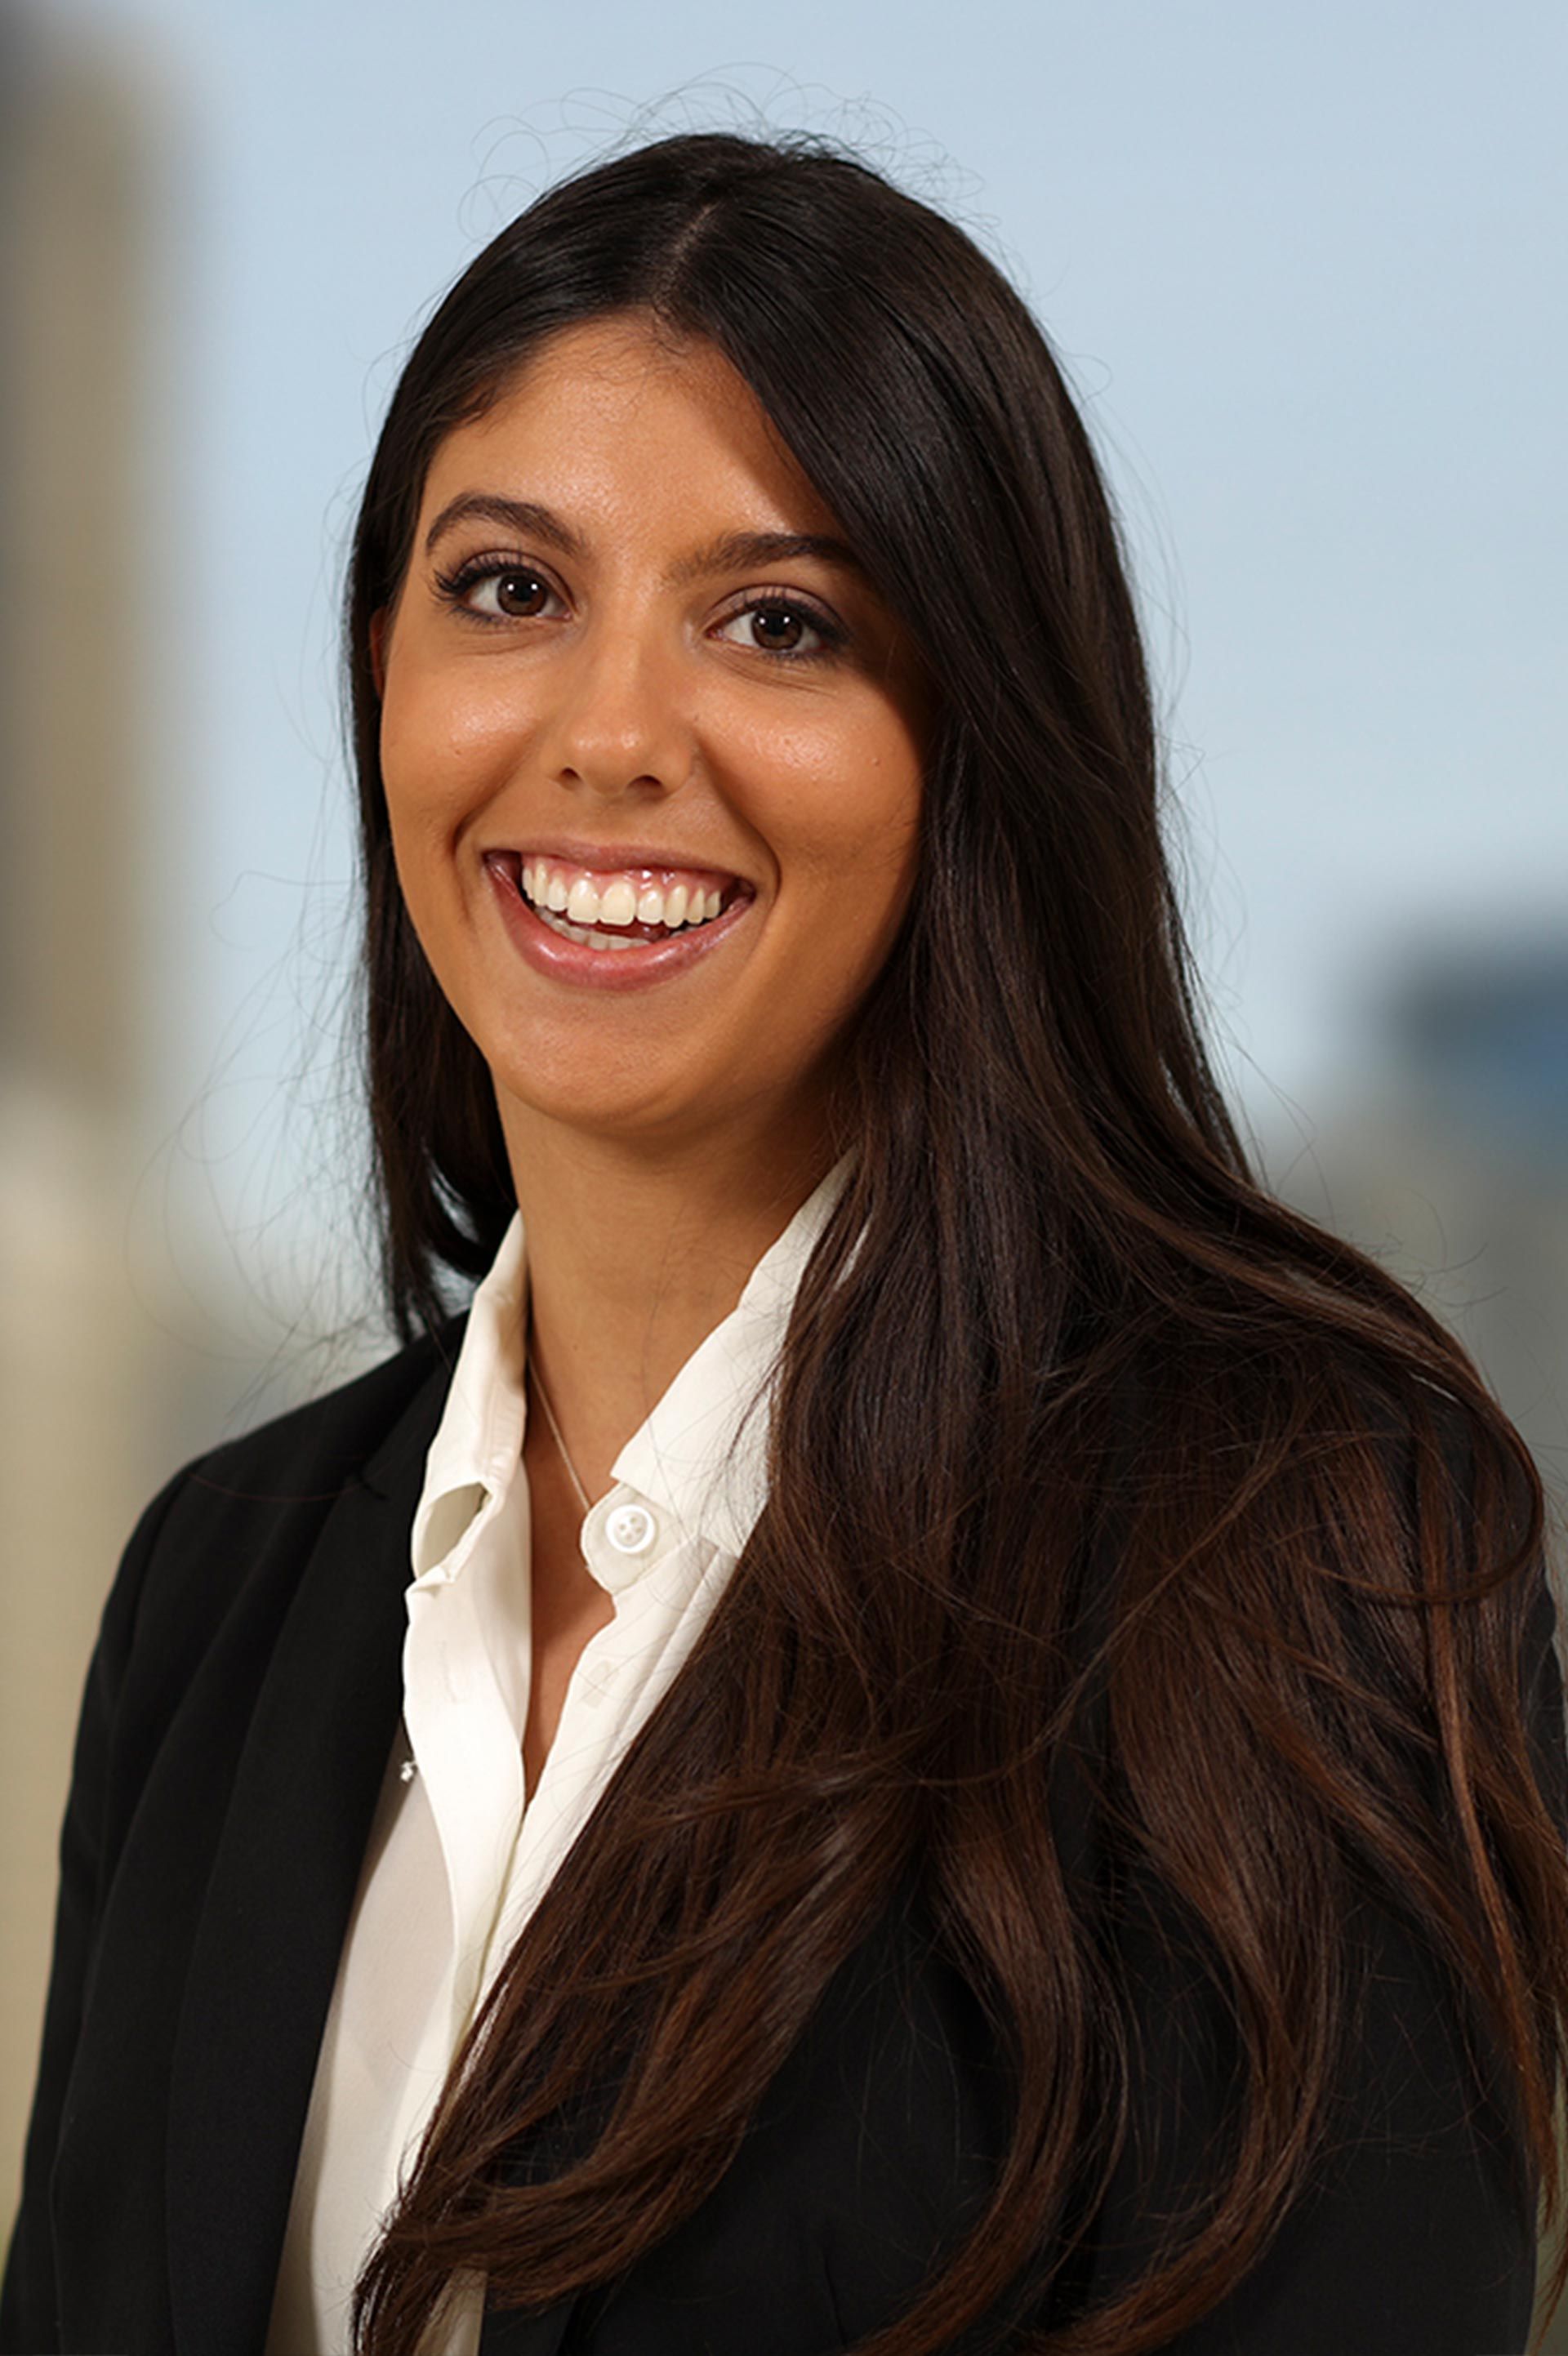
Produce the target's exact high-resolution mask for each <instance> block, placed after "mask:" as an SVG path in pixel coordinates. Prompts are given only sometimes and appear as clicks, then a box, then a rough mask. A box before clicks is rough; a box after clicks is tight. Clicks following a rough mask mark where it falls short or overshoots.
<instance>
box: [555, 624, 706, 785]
mask: <svg viewBox="0 0 1568 2356" xmlns="http://www.w3.org/2000/svg"><path fill="white" fill-rule="evenodd" d="M676 668H677V666H676V662H675V660H674V658H673V654H672V652H671V649H669V648H663V647H661V646H660V644H659V642H658V641H657V639H656V638H655V637H654V635H653V633H652V632H651V631H639V630H638V629H637V628H635V627H628V626H627V625H626V623H625V622H624V621H621V622H618V623H617V624H616V625H615V626H611V625H610V624H609V623H608V622H605V623H603V624H601V625H600V626H596V627H590V628H588V629H585V630H584V631H583V633H582V634H581V636H580V637H578V638H577V640H576V642H575V645H573V646H572V647H571V648H563V649H562V651H561V655H560V657H559V658H558V659H557V661H556V662H555V663H554V664H553V665H552V667H551V686H552V689H553V700H552V702H551V706H550V711H549V715H548V725H547V731H546V737H545V741H544V743H543V744H542V745H541V748H540V749H541V752H542V757H543V760H544V763H545V766H547V768H548V770H549V772H550V775H551V776H553V779H554V780H555V782H556V783H557V784H560V785H563V786H564V787H567V788H568V789H569V790H572V791H586V792H588V793H590V794H595V795H596V796H598V797H599V798H601V799H603V800H607V801H618V800H620V799H622V798H625V797H635V798H641V797H648V798H654V797H657V796H659V795H661V794H667V793H671V792H673V791H674V789H675V788H676V787H678V786H679V785H681V784H682V781H683V780H684V779H685V778H686V777H687V776H689V775H690V772H691V768H692V761H693V744H692V731H691V727H690V723H689V722H688V721H687V720H686V718H685V717H684V715H683V714H682V709H681V704H680V698H679V692H678V684H677V679H676Z"/></svg>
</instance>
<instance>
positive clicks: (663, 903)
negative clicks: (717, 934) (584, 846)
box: [489, 851, 755, 950]
mask: <svg viewBox="0 0 1568 2356" xmlns="http://www.w3.org/2000/svg"><path fill="white" fill-rule="evenodd" d="M489 857H490V860H491V861H492V862H493V863H495V864H496V865H497V866H499V867H500V868H501V869H502V870H503V872H504V873H506V875H507V877H508V880H509V881H510V883H511V885H512V887H513V889H514V890H515V891H516V892H517V894H518V896H519V897H520V898H521V900H522V901H524V902H525V903H526V905H528V906H529V907H530V908H531V909H532V913H533V915H534V916H537V918H538V919H539V921H540V923H541V924H542V925H544V926H547V927H548V928H549V930H550V931H551V932H553V933H555V934H557V935H558V936H559V937H560V938H561V939H563V940H567V941H575V943H577V944H578V946H579V947H581V948H590V949H604V950H616V949H633V948H649V947H651V946H653V945H655V944H657V943H660V942H666V941H671V940H673V939H675V938H676V937H678V936H679V935H681V934H682V933H691V932H697V931H699V930H701V928H702V927H703V926H705V925H711V924H713V923H714V921H715V919H716V918H718V917H719V916H724V915H725V914H727V912H728V911H729V910H730V909H731V908H733V907H735V906H736V905H737V903H739V902H740V901H742V900H749V899H751V898H753V897H754V896H755V894H754V893H753V890H752V886H751V885H750V884H749V883H746V882H745V881H744V880H743V879H742V878H741V877H739V876H736V875H725V874H721V873H718V872H717V871H716V870H714V869H707V868H685V867H618V868H609V869H594V868H588V867H583V866H579V865H576V864H575V863H573V862H567V861H564V860H559V859H552V858H548V857H542V856H531V855H529V854H527V853H524V852H518V851H504V852H492V853H490V854H489Z"/></svg>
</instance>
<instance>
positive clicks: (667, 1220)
mask: <svg viewBox="0 0 1568 2356" xmlns="http://www.w3.org/2000/svg"><path fill="white" fill-rule="evenodd" d="M507 1143H508V1148H509V1152H510V1162H511V1167H512V1176H513V1183H514V1184H515V1186H516V1189H517V1199H518V1207H519V1209H520V1210H521V1213H522V1218H523V1225H524V1226H525V1228H526V1230H527V1236H528V1290H529V1335H528V1348H529V1355H530V1361H531V1364H532V1366H533V1367H534V1369H535V1371H536V1373H537V1374H538V1375H539V1376H540V1377H541V1378H542V1381H543V1384H544V1387H545V1389H546V1390H547V1391H548V1393H549V1396H550V1401H551V1404H552V1406H553V1408H554V1410H555V1414H556V1417H557V1419H558V1420H559V1422H560V1425H561V1430H562V1432H563V1435H564V1439H565V1442H566V1445H567V1447H568V1448H569V1450H570V1451H571V1456H572V1462H573V1463H574V1464H575V1467H576V1469H577V1472H579V1474H580V1475H581V1477H582V1480H583V1483H584V1485H585V1488H586V1489H587V1491H588V1494H589V1495H590V1496H598V1495H601V1494H603V1492H604V1491H605V1490H606V1489H607V1488H608V1487H609V1485H610V1468H611V1466H612V1465H613V1464H614V1462H615V1460H616V1458H617V1456H618V1454H619V1453H620V1451H621V1449H622V1448H623V1447H624V1446H625V1444H626V1442H627V1440H628V1439H629V1438H630V1437H631V1434H632V1433H633V1432H634V1431H635V1430H637V1428H638V1426H639V1424H640V1423H642V1422H643V1421H644V1420H645V1419H646V1418H647V1416H648V1414H649V1412H650V1409H651V1408H653V1407H654V1406H655V1405H656V1403H657V1402H658V1400H659V1398H660V1396H661V1395H662V1393H663V1392H664V1391H665V1390H666V1389H667V1388H668V1387H669V1385H670V1383H671V1381H672V1380H673V1378H674V1376H676V1375H677V1374H678V1373H679V1372H680V1369H681V1368H682V1365H684V1364H685V1362H686V1360H687V1359H688V1358H689V1357H690V1356H691V1355H692V1352H693V1350H694V1349H695V1348H696V1347H697V1345H698V1344H699V1343H700V1342H702V1341H703V1339H704V1338H705V1337H706V1335H708V1334H709V1333H712V1332H713V1330H714V1326H715V1325H717V1324H719V1323H721V1322H722V1320H723V1319H724V1318H725V1317H727V1316H728V1314H729V1312H730V1311H731V1310H732V1309H734V1307H735V1305H736V1302H737V1301H738V1300H739V1299H740V1296H741V1294H742V1292H743V1291H744V1290H745V1289H746V1280H747V1279H748V1278H749V1277H750V1275H751V1272H752V1270H753V1269H755V1267H756V1266H757V1261H758V1260H759V1259H760V1258H762V1256H763V1254H764V1253H765V1252H766V1251H767V1250H768V1248H769V1246H770V1245H772V1244H774V1243H776V1242H777V1241H778V1239H779V1237H780V1236H781V1235H782V1234H783V1232H784V1230H785V1228H786V1227H787V1226H789V1221H790V1219H791V1218H792V1217H793V1216H794V1215H795V1213H796V1211H798V1210H799V1208H800V1205H801V1204H802V1203H803V1202H804V1201H805V1199H806V1197H807V1195H808V1194H810V1193H811V1190H812V1188H813V1187H814V1186H815V1185H816V1184H817V1183H818V1182H819V1180H820V1179H821V1178H822V1176H823V1175H824V1174H825V1172H826V1169H827V1159H826V1157H825V1154H824V1152H823V1151H822V1149H821V1147H820V1146H819V1147H818V1149H817V1150H816V1151H813V1152H811V1153H803V1152H802V1151H800V1147H799V1145H798V1144H797V1145H796V1146H795V1148H794V1150H793V1151H789V1150H787V1149H786V1148H785V1147H783V1146H782V1145H781V1144H780V1141H779V1140H778V1139H776V1138H774V1139H768V1140H753V1141H746V1140H741V1139H734V1138H727V1139H725V1140H722V1141H721V1140H715V1139H711V1138H710V1139H707V1140H704V1141H702V1143H701V1144H700V1146H698V1147H696V1148H694V1149H688V1150H687V1151H683V1152H679V1153H675V1152H663V1153H649V1152H647V1151H640V1152H639V1151H631V1150H629V1149H628V1147H627V1146H626V1145H625V1143H624V1142H622V1141H610V1140H605V1139H602V1138H595V1137H591V1136H585V1135H584V1134H583V1133H582V1132H581V1131H576V1130H572V1131H568V1130H564V1129H563V1128H561V1127H560V1125H559V1124H556V1123H553V1122H546V1121H543V1120H537V1119H529V1120H527V1121H526V1122H524V1121H521V1120H518V1119H510V1120H509V1121H508V1122H507ZM530 1436H531V1438H532V1432H531V1435H530Z"/></svg>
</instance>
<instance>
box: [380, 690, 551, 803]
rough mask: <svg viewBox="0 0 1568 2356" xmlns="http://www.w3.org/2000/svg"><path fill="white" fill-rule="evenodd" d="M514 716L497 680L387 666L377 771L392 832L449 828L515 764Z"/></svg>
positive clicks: (516, 714)
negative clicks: (461, 678) (458, 677)
mask: <svg viewBox="0 0 1568 2356" xmlns="http://www.w3.org/2000/svg"><path fill="white" fill-rule="evenodd" d="M519 739H520V715H519V711H518V703H517V698H516V696H515V694H511V695H508V694H504V693H502V692H500V691H499V681H497V682H495V683H493V684H489V685H488V684H487V683H486V682H485V681H484V680H473V681H461V682H458V683H457V684H456V686H455V685H454V683H453V682H452V681H451V680H447V679H446V678H445V677H444V676H441V675H435V676H431V675H428V674H426V673H424V672H422V671H421V669H419V667H418V666H417V664H415V665H410V666H406V667H404V668H403V669H402V670H401V671H400V669H398V667H397V666H395V665H394V666H393V668H392V671H391V673H390V675H389V678H388V681H387V692H386V695H385V697H384V698H383V700H382V704H381V776H382V778H383V780H384V782H385V785H386V793H387V802H388V806H389V808H390V809H391V810H392V827H393V833H394V835H395V834H397V833H398V832H399V831H400V829H401V830H403V831H405V832H407V833H409V834H411V835H412V834H414V833H419V834H428V835H432V836H435V835H441V834H446V835H450V834H452V833H454V832H455V831H456V830H457V829H458V828H459V827H460V826H461V824H462V822H463V820H464V819H465V818H466V817H467V816H468V815H469V814H470V813H473V812H475V811H477V810H478V809H480V808H482V807H483V805H484V803H485V801H486V800H488V798H489V796H490V795H491V794H492V793H494V792H495V791H496V790H497V789H498V788H499V786H500V785H501V784H502V783H504V781H505V779H506V778H507V776H509V775H510V772H511V770H512V769H513V767H514V766H515V764H516V759H517V755H518V748H519Z"/></svg>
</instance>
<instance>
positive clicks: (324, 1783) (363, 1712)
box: [167, 1368, 447, 2356]
mask: <svg viewBox="0 0 1568 2356" xmlns="http://www.w3.org/2000/svg"><path fill="white" fill-rule="evenodd" d="M446 1379H447V1376H446V1369H445V1368H443V1369H442V1370H441V1371H440V1373H439V1374H438V1376H435V1377H434V1378H433V1379H432V1381H431V1382H430V1383H429V1384H427V1385H426V1386H424V1388H423V1389H422V1390H421V1391H420V1392H419V1393H418V1394H417V1395H416V1397H415V1398H414V1400H413V1404H412V1405H411V1406H410V1408H408V1409H407V1411H406V1412H405V1413H404V1415H403V1417H402V1418H401V1419H400V1421H399V1423H398V1425H397V1426H396V1428H395V1429H394V1430H393V1431H392V1434H391V1436H390V1437H389V1439H388V1440H387V1441H386V1442H385V1443H384V1444H383V1446H382V1447H381V1450H380V1451H379V1452H378V1454H377V1456H376V1457H375V1458H374V1459H373V1460H372V1461H371V1464H370V1465H369V1466H368V1467H367V1469H366V1471H365V1472H364V1473H363V1474H362V1475H361V1476H360V1479H358V1480H356V1481H354V1482H352V1483H349V1486H348V1487H346V1488H345V1489H344V1490H343V1492H342V1493H341V1494H340V1495H339V1496H338V1498H337V1500H336V1501H335V1503H334V1504H333V1505H332V1506H331V1508H330V1509H329V1511H328V1517H327V1520H326V1522H325V1524H324V1526H322V1529H321V1532H320V1535H319V1537H318V1538H317V1542H316V1544H315V1546H314V1547H313V1548H312V1550H311V1554H310V1558H309V1560H308V1563H307V1565H306V1569H305V1572H304V1575H303V1577H302V1579H301V1580H300V1582H299V1586H298V1589H297V1591H296V1593H295V1598H294V1601H293V1602H292V1604H291V1606H290V1608H289V1611H288V1614H287V1617H286V1619H285V1622H284V1624H283V1628H282V1631H281V1633H280V1635H279V1638H278V1642H277V1644H276V1648H275V1650H274V1654H273V1657H272V1660H271V1662H270V1664H269V1665H268V1666H267V1669H266V1671H265V1673H264V1676H263V1681H262V1684H261V1687H260V1690H259V1693H258V1695H257V1698H256V1703H255V1708H254V1712H253V1715H252V1721H251V1726H250V1730H249V1732H248V1734H247V1736H246V1739H245V1742H244V1747H243V1750H242V1754H241V1758H240V1764H239V1768H238V1772H237V1773H236V1776H235V1781H234V1786H233V1792H232V1796H231V1802H230V1805H229V1808H228V1812H227V1815H226V1819H225V1823H224V1829H223V1833H222V1837H221V1839H220V1844H219V1847H218V1849H217V1852H216V1856H215V1858H214V1863H213V1869H212V1874H211V1879H210V1880H209V1886H208V1890H207V1894H206V1899H205V1902H204V1905H203V1911H202V1915H201V1921H200V1925H199V1930H198V1933H197V1936H196V1940H195V1943H194V1945H193V1948H192V1952H191V1962H190V1969H189V1976H188V1982H187V1986H186V1991H185V1997H184V2002H183V2005H182V2008H181V2015H180V2025H179V2033H178V2040H177V2047H176V2051H175V2058H174V2070H173V2081H172V2085H171V2090H170V2102H169V2138H168V2186H167V2196H168V2209H167V2213H168V2244H169V2246H168V2260H169V2291H170V2304H171V2308H172V2310H173V2315H174V2324H175V2338H176V2344H177V2348H178V2349H179V2350H180V2351H181V2356H206V2351H209V2350H211V2349H215V2348H221V2349H223V2350H225V2351H230V2356H249V2352H250V2351H260V2350H261V2348H262V2346H263V2340H264V2339H265V2335H266V2329H267V2321H268V2318H269V2316H270V2314H271V2310H272V2299H273V2293H274V2287H275V2283H276V2276H277V2266H278V2259H279V2254H280V2252H281V2249H282V2244H283V2235H284V2229H285V2224H286V2222H287V2218H288V2207H289V2201H290V2198H291V2196H292V2191H293V2185H294V2174H295V2164H296V2159H297V2154H298V2147H299V2140H300V2136H301V2133H302V2131H303V2128H304V2125H305V2115H306V2108H307V2105H308V2103H309V2098H310V2091H311V2086H312V2083H313V2081H314V2077H315V2070H316V2058H317V2047H318V2045H319V2042H320V2038H321V2032H322V2029H323V2026H324V2024H325V2021H326V2017H327V2011H328V2005H329V2003H330V2000H331V1995H332V1988H333V1985H334V1982H335V1979H336V1976H337V1968H338V1954H339V1951H340V1949H341V1946H342V1943H343V1939H344V1936H345V1933H346V1932H347V1929H348V1923H349V1912H350V1910H351V1908H352V1904H353V1900H354V1894H355V1890H356V1889H357V1887H358V1883H359V1877H360V1867H361V1864H362V1861H363V1856H364V1850H365V1845H366V1842H367V1839H368V1837H369V1834H370V1828H371V1819H372V1816H373V1814H374V1809H375V1804H376V1799H377V1795H378V1793H379V1791H380V1788H381V1778H382V1775H383V1773H384V1772H385V1768H386V1762H387V1757H388V1753H389V1751H390V1750H391V1747H392V1739H393V1736H394V1733H395V1731H396V1728H397V1721H398V1715H399V1711H400V1708H401V1707H402V1667H401V1655H402V1645H403V1631H404V1626H405V1607H404V1601H403V1597H404V1590H405V1588H406V1585H407V1581H408V1577H409V1558H408V1540H409V1529H410V1526H411V1524H412V1521H413V1510H414V1506H415V1505H416V1504H417V1502H418V1497H419V1491H420V1487H421V1483H422V1481H423V1477H424V1451H425V1449H426V1447H427V1446H428V1444H429V1440H430V1439H431V1437H432V1435H433V1433H434V1431H435V1423H436V1421H437V1419H438V1418H439V1414H440V1407H441V1400H442V1397H443V1395H444V1392H445V1388H446Z"/></svg>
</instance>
